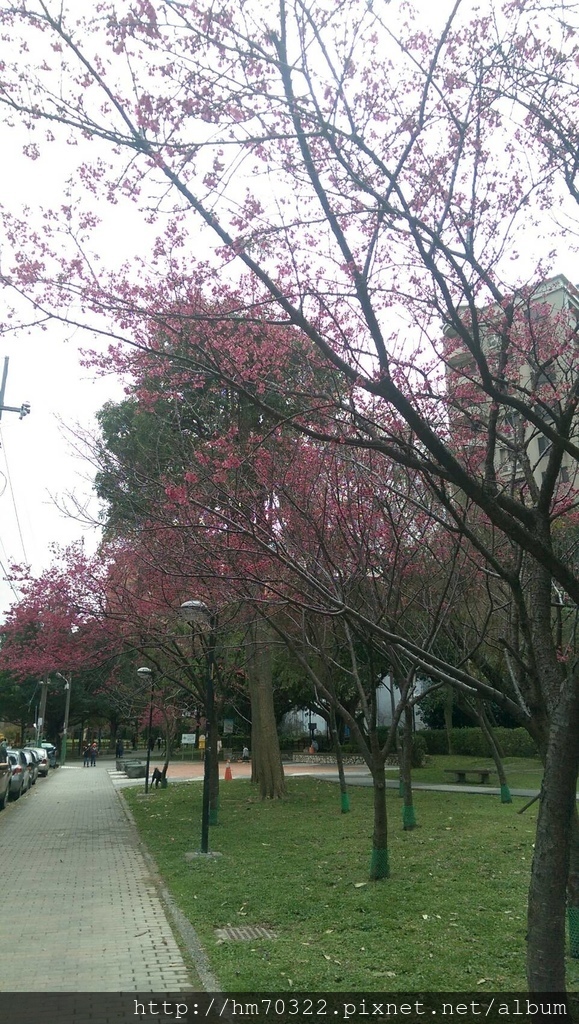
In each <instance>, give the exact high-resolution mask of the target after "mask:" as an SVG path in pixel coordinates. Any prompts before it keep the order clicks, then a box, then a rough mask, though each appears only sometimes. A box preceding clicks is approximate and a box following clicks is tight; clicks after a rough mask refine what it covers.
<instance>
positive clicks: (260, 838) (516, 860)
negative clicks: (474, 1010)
mask: <svg viewBox="0 0 579 1024" xmlns="http://www.w3.org/2000/svg"><path fill="white" fill-rule="evenodd" d="M288 793H289V795H288V798H287V800H284V801H276V802H273V803H272V802H261V801H260V800H259V799H257V798H256V795H255V793H254V790H253V788H252V787H251V785H250V783H249V782H247V781H245V780H237V781H234V782H232V783H222V785H221V808H220V824H219V825H218V826H216V827H214V828H212V829H211V832H210V848H211V849H212V850H215V851H219V852H220V853H221V854H222V856H220V857H218V858H196V859H194V860H192V861H189V862H188V861H186V860H185V853H186V852H187V851H192V850H198V849H199V844H200V818H201V785H200V784H199V783H182V784H176V785H173V786H170V787H169V788H168V789H167V790H158V791H157V790H155V791H153V792H152V793H151V795H150V796H149V797H148V798H146V799H144V798H139V797H138V796H137V793H136V791H134V790H126V791H125V794H124V795H125V797H126V799H127V801H128V803H129V806H130V808H131V810H132V811H133V814H134V816H135V819H136V821H137V824H138V826H139V829H140V832H141V834H142V836H143V838H144V840H145V842H146V844H147V846H148V848H149V850H150V851H151V853H152V854H153V856H154V857H155V859H156V862H157V865H158V868H159V871H160V873H161V875H162V876H163V878H164V879H165V882H166V884H167V886H168V888H169V890H170V891H171V892H172V894H173V896H174V898H175V900H176V902H177V904H178V906H179V907H180V908H181V909H182V910H183V912H184V913H185V914H186V916H187V917H188V918H189V919H190V921H191V922H192V924H193V925H194V927H195V929H196V931H197V933H198V935H199V938H200V940H201V942H202V944H203V946H204V948H205V950H206V952H207V955H208V958H209V961H210V963H211V965H212V968H213V971H214V973H215V974H216V976H217V978H218V979H219V981H220V983H221V985H222V987H223V989H224V990H226V991H251V990H254V991H257V992H263V991H269V992H276V991H278V992H279V991H288V990H292V989H293V990H295V991H301V992H307V991H318V992H320V991H330V990H334V991H347V990H350V991H360V992H361V991H368V992H372V991H379V990H383V991H393V992H394V991H406V992H413V991H420V990H423V991H426V990H430V991H435V992H438V991H471V990H474V991H481V992H482V991H493V990H494V991H501V990H502V991H510V990H513V991H524V989H525V918H526V896H527V888H528V882H529V870H530V865H531V858H532V855H533V839H534V826H535V816H536V808H535V807H531V808H530V809H529V810H528V811H526V812H525V814H523V815H519V814H517V813H516V810H517V808H520V807H521V806H522V805H523V803H524V800H523V799H519V800H515V801H514V803H513V804H507V805H502V804H501V803H500V800H499V799H498V798H493V797H489V796H486V797H479V796H478V795H475V796H471V795H468V794H460V793H433V792H427V791H421V792H417V793H416V802H415V804H416V811H417V817H418V821H419V825H420V827H419V828H417V829H416V830H414V831H412V832H404V831H403V830H402V827H401V823H402V819H401V801H400V799H399V798H398V796H397V795H395V793H394V791H389V794H388V804H389V815H390V866H391V877H390V878H389V879H387V880H383V881H381V882H377V883H376V882H374V883H370V882H368V869H369V865H370V851H371V833H372V810H371V801H372V790H371V789H370V788H353V787H352V789H351V805H352V809H351V812H350V813H349V814H341V813H340V802H339V792H338V787H337V786H336V785H335V784H332V783H329V782H321V781H316V780H313V779H307V778H304V779H289V780H288ZM227 924H231V925H237V926H239V925H247V924H255V925H258V924H261V925H266V926H268V927H270V928H272V929H274V930H275V932H276V933H277V936H278V937H277V938H276V939H273V940H264V939H260V940H258V941H244V942H231V941H219V940H218V939H217V938H216V934H215V929H217V928H220V927H223V926H225V925H227ZM569 982H570V988H576V987H577V982H579V961H572V960H569Z"/></svg>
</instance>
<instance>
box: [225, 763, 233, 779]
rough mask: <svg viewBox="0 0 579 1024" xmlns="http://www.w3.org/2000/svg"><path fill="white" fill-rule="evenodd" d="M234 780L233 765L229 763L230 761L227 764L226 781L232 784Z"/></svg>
mask: <svg viewBox="0 0 579 1024" xmlns="http://www.w3.org/2000/svg"><path fill="white" fill-rule="evenodd" d="M232 778H233V775H232V774H231V765H230V764H229V761H228V762H227V767H226V769H225V781H226V782H231V780H232Z"/></svg>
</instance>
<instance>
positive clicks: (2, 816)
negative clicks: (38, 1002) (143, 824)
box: [0, 760, 211, 992]
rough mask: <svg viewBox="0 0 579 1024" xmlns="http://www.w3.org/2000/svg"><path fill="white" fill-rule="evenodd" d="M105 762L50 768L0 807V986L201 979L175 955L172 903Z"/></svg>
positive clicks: (176, 987)
mask: <svg viewBox="0 0 579 1024" xmlns="http://www.w3.org/2000/svg"><path fill="white" fill-rule="evenodd" d="M112 766H114V762H112V763H111V762H110V761H106V760H103V761H101V762H99V763H98V764H97V766H96V767H95V768H83V767H82V766H81V765H78V766H76V765H71V766H68V765H66V766H65V767H63V768H58V769H56V770H52V771H51V772H50V773H49V776H48V778H47V779H40V778H39V779H38V781H37V783H36V785H35V786H34V787H32V789H31V790H30V792H29V793H28V794H26V795H25V796H23V797H21V798H20V799H19V800H17V801H15V802H14V803H9V804H8V805H7V806H6V808H5V810H3V811H2V812H1V813H0V864H1V865H2V904H1V910H2V912H1V913H0V948H1V949H2V971H1V972H0V992H5V991H9V992H155V991H156V992H192V991H196V990H197V991H203V990H204V989H205V988H206V987H207V984H205V985H204V984H202V982H201V980H200V977H198V976H197V972H195V969H194V967H192V969H191V970H190V969H188V967H187V965H186V963H185V959H184V956H183V955H182V954H181V952H180V948H179V945H178V944H177V941H176V939H175V937H174V934H173V931H172V928H171V925H170V923H169V916H171V918H172V919H173V920H174V921H175V920H176V918H174V917H173V915H174V914H177V915H178V913H179V912H178V911H176V910H175V908H172V907H171V905H170V901H169V900H167V899H166V898H165V894H164V893H163V889H162V883H161V882H160V880H159V879H158V878H157V877H156V874H155V869H154V865H153V864H152V861H151V860H150V858H149V857H148V856H147V854H146V853H145V851H144V849H143V846H142V845H141V842H140V840H139V837H138V834H137V831H136V828H135V825H134V824H133V822H132V820H131V818H130V816H129V814H128V813H127V811H126V810H125V807H124V804H123V802H122V800H121V797H120V794H119V793H117V792H116V790H115V787H114V785H113V781H112V778H111V775H110V772H109V770H108V769H110V768H111V767H112ZM189 928H190V926H189ZM181 937H182V936H181ZM189 938H190V939H194V935H193V933H192V929H191V933H190V934H189ZM185 943H186V940H185ZM184 948H185V950H186V952H185V954H184V955H185V957H186V959H187V961H188V962H189V963H190V964H191V962H192V961H193V960H194V959H195V956H194V953H193V954H192V955H189V953H190V950H187V946H186V944H185V947H184ZM190 949H191V947H190ZM205 981H206V983H207V979H205ZM209 982H211V979H209Z"/></svg>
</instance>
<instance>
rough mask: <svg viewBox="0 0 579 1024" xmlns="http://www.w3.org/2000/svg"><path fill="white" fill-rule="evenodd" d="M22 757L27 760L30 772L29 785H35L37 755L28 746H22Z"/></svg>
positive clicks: (38, 761)
mask: <svg viewBox="0 0 579 1024" xmlns="http://www.w3.org/2000/svg"><path fill="white" fill-rule="evenodd" d="M22 753H23V754H24V757H25V758H26V760H27V761H28V771H29V772H30V785H31V786H35V785H36V780H37V778H38V769H39V767H40V759H39V758H38V757H37V755H36V754H35V753H34V752H33V751H32V750H30V749H29V748H28V747H24V748H23V750H22Z"/></svg>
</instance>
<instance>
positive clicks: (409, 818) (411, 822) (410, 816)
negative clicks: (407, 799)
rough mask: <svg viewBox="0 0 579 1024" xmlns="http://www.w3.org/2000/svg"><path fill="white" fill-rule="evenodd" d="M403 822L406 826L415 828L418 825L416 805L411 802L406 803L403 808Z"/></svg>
mask: <svg viewBox="0 0 579 1024" xmlns="http://www.w3.org/2000/svg"><path fill="white" fill-rule="evenodd" d="M402 824H403V826H404V828H414V827H415V825H416V814H415V813H414V806H413V805H412V804H410V806H408V804H404V807H403V809H402Z"/></svg>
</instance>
